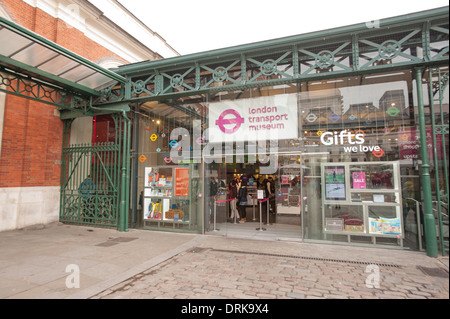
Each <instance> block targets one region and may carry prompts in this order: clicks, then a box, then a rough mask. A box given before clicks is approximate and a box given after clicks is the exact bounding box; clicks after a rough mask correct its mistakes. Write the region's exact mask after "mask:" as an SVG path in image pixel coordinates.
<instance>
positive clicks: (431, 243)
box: [415, 68, 438, 257]
mask: <svg viewBox="0 0 450 319" xmlns="http://www.w3.org/2000/svg"><path fill="white" fill-rule="evenodd" d="M422 71H423V69H421V68H417V69H415V73H416V74H415V75H416V85H417V101H418V109H419V128H420V150H421V157H422V170H421V176H422V190H423V204H424V205H423V208H424V211H423V221H424V226H425V229H424V231H425V244H426V250H427V254H428V256H430V257H437V256H438V248H437V234H436V221H435V219H434V214H433V202H432V201H433V198H432V190H431V177H430V164H429V163H428V148H427V135H426V129H425V123H426V122H425V112H424V105H423V89H422ZM430 103H432V101H430Z"/></svg>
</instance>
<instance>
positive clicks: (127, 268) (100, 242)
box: [0, 223, 449, 299]
mask: <svg viewBox="0 0 450 319" xmlns="http://www.w3.org/2000/svg"><path fill="white" fill-rule="evenodd" d="M68 266H69V267H68ZM74 267H75V268H74ZM421 267H422V268H421ZM427 271H428V272H427ZM77 274H79V275H80V276H79V287H78V288H77V287H76V284H77V283H78V282H77V280H76V278H77V276H76V275H77ZM0 298H3V299H19V298H21V299H23V298H31V299H35V298H39V299H63V298H75V299H113V298H116V299H131V298H133V299H155V298H164V299H188V298H190V299H245V298H249V299H312V298H315V299H317V298H320V299H331V298H342V299H393V298H400V299H448V298H449V278H448V258H430V257H427V256H426V254H425V253H423V252H412V251H402V250H388V249H380V248H363V247H348V246H341V245H339V246H338V245H324V244H309V243H298V242H287V241H263V240H248V239H233V238H226V237H216V236H203V235H191V234H177V233H166V232H152V231H143V230H130V231H129V232H127V233H120V232H117V231H115V230H109V229H98V228H90V227H78V226H68V225H63V224H60V223H55V224H51V225H48V226H45V227H40V228H34V229H29V230H21V231H13V232H3V233H0Z"/></svg>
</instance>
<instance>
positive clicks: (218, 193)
mask: <svg viewBox="0 0 450 319" xmlns="http://www.w3.org/2000/svg"><path fill="white" fill-rule="evenodd" d="M276 158H277V160H276V167H274V169H273V170H272V171H271V170H267V169H266V170H265V169H264V166H263V167H261V164H260V162H259V161H258V156H257V155H245V158H244V159H245V161H244V163H236V162H235V161H233V162H232V163H227V161H226V159H225V157H220V158H219V157H216V158H215V161H214V163H211V161H212V160H213V159H212V158H205V160H204V163H205V192H206V193H207V194H208V196H207V200H205V233H206V234H210V235H218V236H226V237H236V238H248V239H266V240H283V239H286V240H301V238H302V226H301V225H302V222H301V218H302V217H301V210H302V209H301V205H302V201H301V198H302V196H301V192H302V190H301V184H302V183H301V180H302V178H301V176H302V168H303V167H302V165H301V159H300V156H299V154H295V153H292V154H278V155H276ZM220 159H222V160H223V161H222V162H221V161H220ZM229 162H231V161H229Z"/></svg>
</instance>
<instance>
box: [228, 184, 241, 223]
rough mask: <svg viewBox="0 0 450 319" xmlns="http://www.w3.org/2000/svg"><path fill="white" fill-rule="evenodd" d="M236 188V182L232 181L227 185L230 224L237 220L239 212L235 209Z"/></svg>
mask: <svg viewBox="0 0 450 319" xmlns="http://www.w3.org/2000/svg"><path fill="white" fill-rule="evenodd" d="M237 195H238V194H237V187H236V181H235V180H232V181H231V182H230V185H229V198H228V199H231V201H230V208H231V216H230V218H231V222H233V221H234V220H235V219H239V212H238V210H237V208H236V201H237V199H236V198H237Z"/></svg>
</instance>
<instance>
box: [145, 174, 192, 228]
mask: <svg viewBox="0 0 450 319" xmlns="http://www.w3.org/2000/svg"><path fill="white" fill-rule="evenodd" d="M177 168H179V167H178V166H173V167H167V166H152V167H146V168H145V184H144V208H145V209H144V210H143V221H144V225H145V226H149V227H152V226H153V227H155V226H156V227H158V228H161V227H166V224H168V225H172V228H173V229H175V228H180V227H181V226H183V227H184V226H188V228H189V229H191V227H193V226H194V225H192V224H191V221H190V218H189V217H190V205H188V206H189V211H186V210H185V209H183V207H184V205H182V204H181V203H182V202H183V201H185V200H187V199H188V198H189V197H188V196H187V197H186V196H175V195H176V194H175V182H176V181H175V169H177ZM182 168H185V167H182ZM159 172H163V174H161V175H159V176H157V175H156V174H159ZM189 172H190V170H189ZM152 174H153V176H152V178H151V181H150V178H149V175H152ZM162 176H164V178H163V177H162ZM161 179H163V181H161ZM158 183H159V184H158ZM152 203H154V204H155V203H159V205H160V210H161V211H160V213H161V216H160V218H152V217H153V216H152V212H149V210H150V208H149V206H150V205H151V204H152ZM173 205H177V207H178V206H180V207H178V208H177V210H178V211H180V213H181V212H183V216H180V215H181V214H180V213H178V214H179V215H178V216H176V213H174V214H173V217H172V218H167V217H166V213H167V212H168V211H170V210H171V209H172V206H173ZM152 207H153V206H152Z"/></svg>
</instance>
